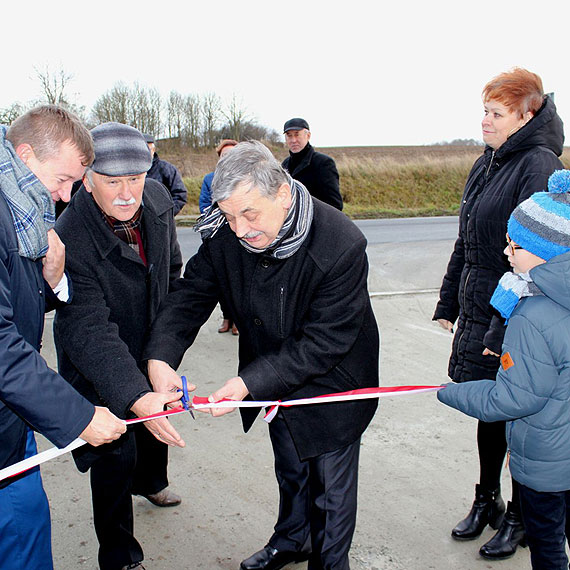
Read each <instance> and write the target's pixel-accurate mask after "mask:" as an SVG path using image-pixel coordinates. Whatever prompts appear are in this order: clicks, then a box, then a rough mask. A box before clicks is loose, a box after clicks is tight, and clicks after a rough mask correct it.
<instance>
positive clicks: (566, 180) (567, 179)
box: [548, 170, 570, 194]
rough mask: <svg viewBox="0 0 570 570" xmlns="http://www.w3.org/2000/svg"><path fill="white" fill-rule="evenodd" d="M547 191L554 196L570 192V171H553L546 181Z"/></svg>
mask: <svg viewBox="0 0 570 570" xmlns="http://www.w3.org/2000/svg"><path fill="white" fill-rule="evenodd" d="M548 191H549V192H553V193H555V194H562V193H563V192H570V170H555V171H554V172H553V173H552V174H551V175H550V178H549V179H548Z"/></svg>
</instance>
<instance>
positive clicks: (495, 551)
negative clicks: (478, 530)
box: [479, 501, 526, 560]
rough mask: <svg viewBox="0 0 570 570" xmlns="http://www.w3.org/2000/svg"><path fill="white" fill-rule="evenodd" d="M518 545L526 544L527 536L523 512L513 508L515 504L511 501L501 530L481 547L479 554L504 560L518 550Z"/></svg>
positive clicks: (491, 558)
mask: <svg viewBox="0 0 570 570" xmlns="http://www.w3.org/2000/svg"><path fill="white" fill-rule="evenodd" d="M517 546H523V547H524V546H526V536H525V532H524V526H523V523H522V519H521V514H520V512H518V511H516V510H513V504H512V503H511V502H510V501H509V503H508V505H507V513H506V514H505V518H504V519H503V522H502V523H501V526H500V527H499V530H498V531H497V533H496V534H495V536H494V537H493V538H492V539H491V540H490V541H489V542H487V543H486V544H484V545H483V546H482V547H481V548H480V550H479V554H480V555H481V556H482V557H483V558H488V559H489V560H502V559H503V558H510V557H511V556H512V555H513V554H514V553H515V552H516V550H517Z"/></svg>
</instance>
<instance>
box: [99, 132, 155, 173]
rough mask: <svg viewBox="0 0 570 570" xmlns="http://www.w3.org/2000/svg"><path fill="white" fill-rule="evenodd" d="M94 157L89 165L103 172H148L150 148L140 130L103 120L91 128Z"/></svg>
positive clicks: (150, 160) (150, 158)
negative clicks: (103, 121)
mask: <svg viewBox="0 0 570 570" xmlns="http://www.w3.org/2000/svg"><path fill="white" fill-rule="evenodd" d="M91 135H92V136H93V147H94V149H95V160H94V161H93V164H92V165H91V169H92V170H93V171H95V172H97V173H98V174H103V175H105V176H131V175H134V174H142V173H143V172H147V171H148V169H149V168H150V166H151V164H152V157H151V154H150V150H149V148H148V145H147V144H146V141H145V140H144V136H143V135H142V133H141V132H140V131H138V130H137V129H135V128H134V127H130V126H129V125H124V124H122V123H103V124H102V125H98V126H97V127H95V128H94V129H91Z"/></svg>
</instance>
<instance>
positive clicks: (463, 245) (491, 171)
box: [433, 97, 564, 382]
mask: <svg viewBox="0 0 570 570" xmlns="http://www.w3.org/2000/svg"><path fill="white" fill-rule="evenodd" d="M563 144H564V133H563V125H562V121H561V119H560V117H559V116H558V115H557V113H556V107H555V105H554V102H553V101H552V99H550V98H549V97H546V98H545V102H544V104H543V105H542V107H541V108H540V109H539V111H538V112H537V113H536V115H535V116H534V117H533V118H532V119H531V120H530V121H529V122H528V123H527V124H526V125H525V126H524V127H522V128H521V129H520V130H518V131H517V132H516V133H514V134H513V135H512V136H511V137H510V138H509V139H507V141H506V142H505V143H503V144H502V145H501V146H500V147H499V148H498V149H497V150H496V151H493V149H492V148H490V147H487V148H486V149H485V152H484V154H483V155H482V156H481V157H480V158H479V159H477V161H476V162H475V164H474V165H473V168H472V169H471V172H470V174H469V177H468V178H467V183H466V185H465V191H464V194H463V198H462V202H461V209H460V212H459V237H458V238H457V241H456V242H455V248H454V251H453V253H452V254H451V258H450V260H449V264H448V266H447V272H446V274H445V277H444V278H443V284H442V286H441V291H440V299H439V302H438V304H437V307H436V310H435V314H434V317H433V318H434V320H436V319H446V320H448V321H451V322H452V323H453V322H455V321H456V319H458V321H457V326H456V331H455V336H454V338H453V347H452V353H451V358H450V360H449V370H448V373H449V377H450V378H451V379H452V380H454V381H455V382H466V381H469V380H480V379H484V378H495V376H496V373H497V370H498V367H499V359H498V358H497V357H495V356H492V355H488V356H483V354H482V353H483V350H484V349H485V347H486V348H489V349H490V350H492V351H493V352H495V353H496V354H500V353H501V346H502V342H503V337H504V334H505V326H504V320H503V319H501V318H500V316H499V315H498V313H497V312H496V311H495V310H494V309H493V308H492V307H491V305H490V304H489V301H490V299H491V296H492V294H493V291H494V290H495V288H496V287H497V283H498V282H499V279H500V278H501V277H502V276H503V274H504V273H506V272H507V271H509V270H510V269H511V268H510V266H509V264H508V262H507V258H506V256H505V255H504V254H503V250H504V249H505V246H506V241H505V235H506V231H507V221H508V219H509V216H510V215H511V212H512V211H513V210H514V209H515V207H516V206H517V205H518V204H519V203H520V202H522V201H523V200H525V199H526V198H528V197H529V196H531V195H532V194H533V193H534V192H539V191H544V190H546V188H547V182H548V178H549V176H550V175H551V174H552V172H554V170H557V169H559V168H563V165H562V163H561V162H560V160H559V159H558V158H557V157H558V156H560V155H561V154H562V150H563Z"/></svg>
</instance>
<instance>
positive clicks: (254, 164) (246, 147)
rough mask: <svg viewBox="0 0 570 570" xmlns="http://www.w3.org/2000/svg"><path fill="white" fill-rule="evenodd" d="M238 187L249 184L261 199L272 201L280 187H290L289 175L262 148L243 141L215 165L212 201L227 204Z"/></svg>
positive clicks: (266, 150)
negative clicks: (286, 185)
mask: <svg viewBox="0 0 570 570" xmlns="http://www.w3.org/2000/svg"><path fill="white" fill-rule="evenodd" d="M240 184H248V185H249V186H250V189H251V188H257V189H258V190H259V192H260V193H261V195H262V196H266V197H268V198H274V197H275V196H276V195H277V191H278V190H279V188H280V187H281V185H282V184H289V175H288V174H287V172H286V171H285V169H284V168H283V167H282V166H281V164H279V162H278V161H277V159H276V158H275V157H274V156H273V155H272V154H271V151H270V150H269V149H268V148H267V147H266V146H265V145H264V144H262V143H260V142H259V141H245V142H241V143H239V144H237V145H236V146H235V147H234V148H233V150H232V152H228V153H226V154H225V155H224V156H223V157H222V158H221V159H220V161H219V162H218V165H217V166H216V172H215V174H214V180H213V181H212V200H213V201H214V202H223V201H224V200H227V199H228V198H229V197H230V196H231V195H232V194H233V192H234V190H235V189H236V187H237V186H239V185H240Z"/></svg>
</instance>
